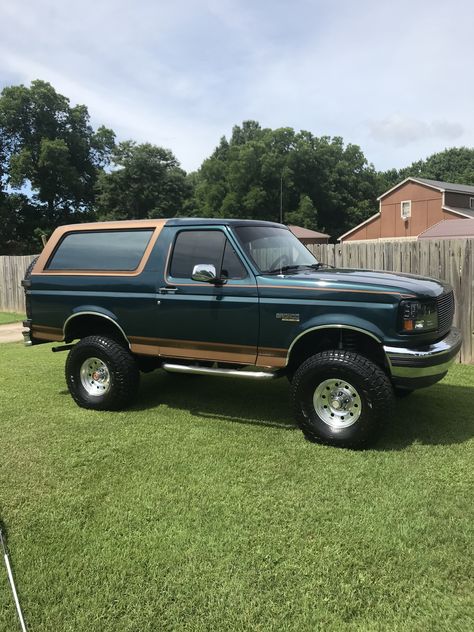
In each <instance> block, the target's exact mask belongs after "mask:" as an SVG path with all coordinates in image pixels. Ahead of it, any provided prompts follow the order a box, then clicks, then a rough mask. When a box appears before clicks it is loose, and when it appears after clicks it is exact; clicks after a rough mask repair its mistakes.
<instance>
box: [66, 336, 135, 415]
mask: <svg viewBox="0 0 474 632" xmlns="http://www.w3.org/2000/svg"><path fill="white" fill-rule="evenodd" d="M89 358H98V359H99V360H100V361H101V362H103V363H104V364H105V365H106V368H107V370H108V375H109V386H108V390H107V392H105V393H104V394H100V395H91V394H90V393H89V392H88V391H87V390H86V388H85V386H84V384H83V382H82V380H81V367H82V366H83V364H84V363H85V362H86V360H88V359H89ZM139 380H140V373H139V370H138V367H137V363H136V361H135V359H134V358H133V356H132V355H131V353H130V352H129V351H128V349H126V348H124V346H123V345H122V344H120V343H118V342H117V341H115V340H112V339H111V338H108V337H106V336H100V335H98V336H88V337H87V338H83V339H82V340H80V341H79V342H78V343H77V344H76V345H75V346H74V347H73V348H72V349H71V351H70V352H69V354H68V357H67V360H66V382H67V385H68V388H69V392H70V393H71V395H72V397H73V399H74V401H75V402H76V404H77V405H78V406H81V408H91V409H93V410H122V409H124V408H127V407H128V406H129V405H130V404H131V403H132V402H133V400H134V399H135V396H136V394H137V391H138V385H139Z"/></svg>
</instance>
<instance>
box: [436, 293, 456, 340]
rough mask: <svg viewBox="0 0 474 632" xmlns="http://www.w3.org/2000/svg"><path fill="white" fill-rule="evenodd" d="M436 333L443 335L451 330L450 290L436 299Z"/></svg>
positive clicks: (451, 305)
mask: <svg viewBox="0 0 474 632" xmlns="http://www.w3.org/2000/svg"><path fill="white" fill-rule="evenodd" d="M436 303H437V306H438V331H439V333H440V334H445V333H447V332H448V331H449V330H450V329H451V325H452V324H453V317H454V292H453V291H452V290H450V291H449V292H445V293H444V294H441V295H440V296H438V297H437V299H436Z"/></svg>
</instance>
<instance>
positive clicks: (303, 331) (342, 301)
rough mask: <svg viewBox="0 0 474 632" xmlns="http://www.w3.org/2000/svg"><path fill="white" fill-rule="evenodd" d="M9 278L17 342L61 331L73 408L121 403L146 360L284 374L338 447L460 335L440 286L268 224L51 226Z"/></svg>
mask: <svg viewBox="0 0 474 632" xmlns="http://www.w3.org/2000/svg"><path fill="white" fill-rule="evenodd" d="M23 285H24V287H25V291H26V302H27V318H28V319H27V320H26V321H25V323H24V325H25V327H26V331H25V332H24V336H25V342H26V344H28V345H35V344H40V343H43V342H63V343H65V344H63V345H62V346H59V347H55V348H53V351H61V350H68V351H69V354H68V358H67V362H66V380H67V384H68V387H69V390H70V392H71V395H72V397H73V398H74V400H75V401H76V403H77V404H78V405H79V406H82V407H84V408H92V409H96V410H118V409H122V408H124V407H126V406H128V405H129V404H130V403H131V402H132V401H133V399H134V397H135V395H136V393H137V391H138V384H139V374H140V371H151V370H153V369H163V370H165V371H168V372H173V373H193V374H198V375H216V376H223V377H230V378H235V379H237V378H247V379H254V380H262V381H264V380H269V379H275V378H279V377H283V376H286V377H287V378H288V379H289V380H290V381H291V393H292V400H293V405H294V409H295V414H296V419H297V420H298V423H299V425H300V427H301V428H302V430H303V432H304V433H305V435H306V436H307V437H308V438H309V439H311V440H314V441H318V442H322V443H327V444H331V445H337V446H344V447H361V446H364V445H366V444H367V443H368V442H369V441H370V440H372V439H373V438H374V437H375V435H376V432H377V431H378V429H379V428H380V426H381V425H382V422H383V421H384V419H386V418H387V417H388V416H389V413H390V409H391V406H392V404H391V402H392V398H393V395H394V394H395V395H399V396H403V395H407V394H409V393H410V392H411V391H413V390H414V389H417V388H421V387H425V386H429V385H431V384H434V383H435V382H437V381H438V380H440V379H441V378H442V377H443V376H444V375H445V374H446V372H447V370H448V368H449V366H450V365H451V363H452V362H453V361H454V359H455V356H456V354H457V353H458V351H459V348H460V345H461V337H460V333H459V331H458V330H457V329H455V328H453V327H452V320H453V314H454V297H453V291H452V289H451V288H450V287H449V286H448V285H446V284H444V283H442V282H440V281H435V280H433V279H427V278H423V277H418V276H413V275H407V274H395V273H390V272H373V271H370V270H352V269H334V268H331V267H329V266H327V265H325V264H324V263H322V262H319V261H317V260H316V259H315V257H314V256H313V255H312V254H311V252H310V251H309V250H307V248H305V246H303V245H302V244H301V243H300V242H299V241H298V240H297V239H296V237H294V235H293V234H292V233H291V232H290V231H289V230H288V229H287V228H286V227H285V226H282V225H280V224H274V223H270V222H258V221H244V220H218V219H192V218H188V219H168V220H162V219H156V220H141V221H140V220H136V221H123V222H103V223H94V224H79V225H77V224H76V225H72V226H63V227H60V228H58V229H57V230H56V231H55V232H54V234H53V235H52V237H51V239H50V240H49V241H48V243H47V245H46V247H45V249H44V251H43V252H42V254H41V255H40V256H39V258H38V259H37V260H36V261H35V262H34V263H33V264H32V266H30V268H29V269H28V270H27V273H26V276H25V280H24V281H23ZM262 388H263V386H262Z"/></svg>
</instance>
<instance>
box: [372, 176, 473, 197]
mask: <svg viewBox="0 0 474 632" xmlns="http://www.w3.org/2000/svg"><path fill="white" fill-rule="evenodd" d="M406 182H417V183H418V184H423V185H424V186H427V187H430V188H431V189H436V190H437V191H441V192H444V191H449V192H452V193H467V194H469V195H473V196H474V186H471V185H469V184H456V183H454V182H443V181H442V180H429V179H428V178H414V177H412V176H409V177H408V178H405V180H402V181H401V182H399V183H398V184H396V185H395V186H394V187H392V188H391V189H389V190H388V191H385V193H382V195H380V196H379V197H378V198H377V200H381V199H382V198H384V197H385V196H386V195H388V194H389V193H392V191H395V189H398V187H401V186H402V185H403V184H405V183H406Z"/></svg>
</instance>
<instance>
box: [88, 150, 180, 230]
mask: <svg viewBox="0 0 474 632" xmlns="http://www.w3.org/2000/svg"><path fill="white" fill-rule="evenodd" d="M112 163H113V169H112V171H111V172H110V173H105V172H103V173H101V174H100V176H99V179H98V182H97V205H96V207H97V211H98V214H99V216H100V218H104V219H132V218H133V219H143V218H146V217H173V216H175V215H182V214H183V209H184V206H185V201H186V199H187V198H188V197H189V195H190V190H191V184H190V182H189V181H188V179H187V178H186V173H185V172H184V171H183V170H182V169H181V168H180V167H179V163H178V161H177V160H176V158H175V157H174V156H173V154H172V153H171V151H169V150H168V149H163V147H157V146H156V145H150V144H149V143H145V144H143V145H137V144H136V143H134V142H133V141H125V142H122V143H119V145H118V146H117V147H116V148H115V150H114V152H113V155H112Z"/></svg>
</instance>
